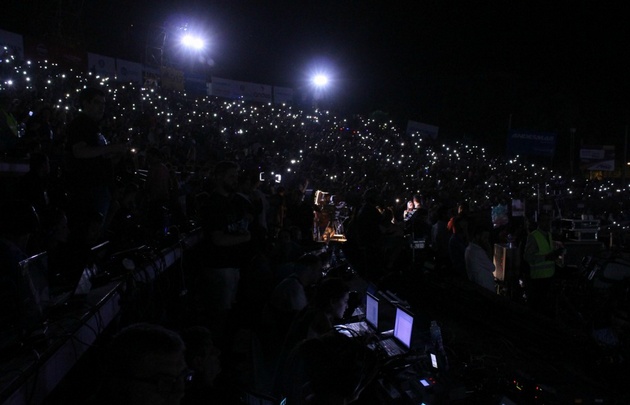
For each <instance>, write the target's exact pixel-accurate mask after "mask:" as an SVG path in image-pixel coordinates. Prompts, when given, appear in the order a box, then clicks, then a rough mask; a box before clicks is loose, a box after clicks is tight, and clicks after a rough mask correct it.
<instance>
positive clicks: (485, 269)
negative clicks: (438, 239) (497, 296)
mask: <svg viewBox="0 0 630 405" xmlns="http://www.w3.org/2000/svg"><path fill="white" fill-rule="evenodd" d="M471 228H472V230H471V232H470V243H469V244H468V247H466V252H465V260H466V272H467V274H468V279H469V280H470V281H472V282H473V283H475V284H478V285H480V286H481V287H483V288H485V289H487V290H490V291H492V292H496V285H495V283H494V263H493V262H492V259H491V257H492V256H491V254H492V245H491V244H490V230H489V229H488V228H487V227H485V226H483V225H475V226H473V227H471Z"/></svg>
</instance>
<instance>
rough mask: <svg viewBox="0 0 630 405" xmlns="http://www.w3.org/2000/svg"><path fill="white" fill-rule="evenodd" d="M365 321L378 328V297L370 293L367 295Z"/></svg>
mask: <svg viewBox="0 0 630 405" xmlns="http://www.w3.org/2000/svg"><path fill="white" fill-rule="evenodd" d="M365 321H366V322H367V323H368V324H370V325H371V326H372V327H373V328H374V329H377V328H378V299H377V298H376V297H375V296H373V295H372V294H370V293H367V294H366V296H365Z"/></svg>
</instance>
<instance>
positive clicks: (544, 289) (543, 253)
mask: <svg viewBox="0 0 630 405" xmlns="http://www.w3.org/2000/svg"><path fill="white" fill-rule="evenodd" d="M561 251H562V250H561V249H555V243H554V241H553V238H552V235H551V217H550V216H549V215H548V214H544V213H543V214H540V215H539V216H538V226H537V228H536V229H535V230H534V231H532V232H531V233H530V234H529V235H528V236H527V241H526V243H525V252H524V253H523V259H524V260H525V261H526V262H527V264H529V280H528V283H527V285H528V288H527V290H526V291H527V300H528V302H529V306H530V308H531V309H533V310H534V311H536V312H539V313H541V314H544V315H548V316H553V311H554V305H553V298H552V296H551V293H552V288H553V282H554V275H555V274H556V260H557V259H558V257H559V255H560V253H561Z"/></svg>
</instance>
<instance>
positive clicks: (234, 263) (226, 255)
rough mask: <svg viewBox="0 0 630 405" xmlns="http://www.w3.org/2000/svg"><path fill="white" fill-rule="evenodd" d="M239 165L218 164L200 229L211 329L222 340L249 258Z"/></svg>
mask: <svg viewBox="0 0 630 405" xmlns="http://www.w3.org/2000/svg"><path fill="white" fill-rule="evenodd" d="M238 171H239V166H238V165H237V164H236V163H234V162H230V161H222V162H219V163H217V165H216V167H215V169H214V176H215V187H214V189H213V190H212V192H211V193H210V195H209V196H208V200H207V201H206V203H205V205H204V207H203V208H202V210H201V211H202V216H203V218H202V226H203V231H204V235H205V238H206V242H207V249H206V254H207V256H206V262H207V263H208V268H206V269H204V270H203V275H202V280H203V281H204V283H205V286H206V287H207V294H208V295H207V297H208V305H209V307H208V309H209V312H210V313H209V315H210V318H211V319H210V322H211V323H212V325H211V329H212V332H213V334H214V335H215V336H216V337H217V339H220V338H221V339H222V338H225V337H226V336H225V332H226V327H227V316H228V312H229V311H230V310H231V309H232V305H233V303H234V302H235V300H236V293H237V289H238V284H239V279H240V269H241V268H242V267H243V265H245V264H246V260H247V257H249V256H250V255H251V249H250V241H251V233H250V231H249V219H248V213H247V212H246V211H245V209H244V208H243V206H242V204H239V203H238V202H237V201H238V200H237V198H240V197H237V196H236V190H237V186H238Z"/></svg>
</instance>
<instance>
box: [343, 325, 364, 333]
mask: <svg viewBox="0 0 630 405" xmlns="http://www.w3.org/2000/svg"><path fill="white" fill-rule="evenodd" d="M344 326H345V327H346V329H348V330H350V331H352V332H354V333H356V334H358V335H364V334H366V333H368V327H367V324H366V323H365V322H354V323H348V324H346V325H344Z"/></svg>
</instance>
